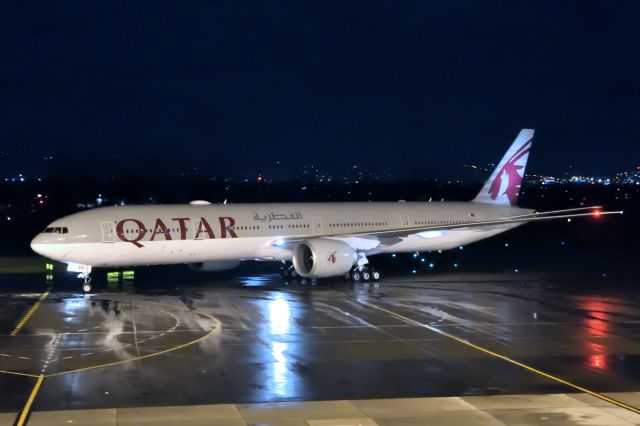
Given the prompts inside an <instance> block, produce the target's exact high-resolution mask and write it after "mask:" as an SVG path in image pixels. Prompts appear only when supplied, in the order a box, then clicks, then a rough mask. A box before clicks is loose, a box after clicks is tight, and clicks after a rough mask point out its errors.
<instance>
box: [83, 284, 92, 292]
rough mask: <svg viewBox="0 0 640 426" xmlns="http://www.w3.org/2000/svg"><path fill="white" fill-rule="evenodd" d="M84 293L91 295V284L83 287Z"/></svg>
mask: <svg viewBox="0 0 640 426" xmlns="http://www.w3.org/2000/svg"><path fill="white" fill-rule="evenodd" d="M82 291H83V292H85V293H89V292H90V291H91V284H89V283H84V284H83V285H82Z"/></svg>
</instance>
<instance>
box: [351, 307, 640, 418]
mask: <svg viewBox="0 0 640 426" xmlns="http://www.w3.org/2000/svg"><path fill="white" fill-rule="evenodd" d="M359 302H360V303H362V304H364V305H366V306H370V307H372V308H374V309H378V310H379V311H382V312H385V313H387V314H389V315H391V316H394V317H396V318H398V319H400V320H402V321H404V322H407V323H409V324H413V325H416V326H418V327H422V328H426V329H427V330H430V331H433V332H434V333H437V334H439V335H441V336H444V337H447V338H449V339H451V340H454V341H456V342H458V343H462V344H463V345H466V346H468V347H470V348H473V349H475V350H478V351H480V352H483V353H485V354H487V355H491V356H493V357H496V358H499V359H501V360H503V361H506V362H508V363H510V364H513V365H516V366H518V367H521V368H524V369H525V370H528V371H531V372H533V373H536V374H538V375H540V376H543V377H546V378H548V379H551V380H554V381H556V382H558V383H562V384H563V385H566V386H569V387H571V388H573V389H576V390H578V391H580V392H584V393H586V394H589V395H591V396H594V397H596V398H599V399H601V400H603V401H606V402H608V403H610V404H613V405H616V406H618V407H620V408H624V409H625V410H629V411H631V412H633V413H636V414H640V409H638V408H636V407H632V406H631V405H627V404H625V403H624V402H620V401H617V400H615V399H613V398H609V397H608V396H605V395H603V394H601V393H598V392H595V391H592V390H589V389H587V388H584V387H582V386H579V385H576V384H574V383H571V382H568V381H566V380H564V379H562V378H560V377H558V376H554V375H553V374H549V373H546V372H544V371H542V370H538V369H537V368H533V367H531V366H528V365H526V364H523V363H521V362H519V361H516V360H514V359H513V358H509V357H508V356H506V355H501V354H499V353H497V352H493V351H492V350H489V349H487V348H483V347H482V346H478V345H476V344H474V343H471V342H469V341H467V340H464V339H461V338H459V337H456V336H454V335H452V334H449V333H447V332H446V331H442V330H440V329H438V328H436V327H433V326H431V325H429V324H423V323H421V322H418V321H415V320H412V319H411V318H407V317H405V316H404V315H400V314H398V313H396V312H393V311H390V310H388V309H385V308H381V307H380V306H377V305H374V304H372V303H369V302H365V301H363V300H360V301H359Z"/></svg>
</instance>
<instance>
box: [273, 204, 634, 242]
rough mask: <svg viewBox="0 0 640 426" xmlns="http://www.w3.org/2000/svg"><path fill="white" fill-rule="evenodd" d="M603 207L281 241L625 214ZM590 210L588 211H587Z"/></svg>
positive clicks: (396, 235)
mask: <svg viewBox="0 0 640 426" xmlns="http://www.w3.org/2000/svg"><path fill="white" fill-rule="evenodd" d="M600 208H601V207H599V206H595V207H578V208H573V209H566V210H551V211H544V212H533V213H530V214H525V215H518V216H509V217H504V218H499V219H492V220H485V221H469V222H465V223H455V224H443V225H428V226H425V225H423V226H414V227H404V228H395V229H385V230H380V231H366V232H364V231H363V232H345V233H340V232H337V233H333V234H328V235H322V236H318V235H308V236H296V237H293V238H284V239H283V241H280V244H279V245H280V246H283V245H284V246H289V245H290V244H292V243H295V242H299V241H304V240H308V239H309V238H349V237H359V238H366V237H376V239H383V238H384V239H388V238H390V239H393V238H400V237H408V236H409V235H414V234H418V233H421V232H429V231H446V230H451V229H474V228H487V227H491V226H499V225H509V224H517V223H527V222H540V221H547V220H557V219H572V218H577V217H588V216H590V217H600V216H605V215H612V214H623V211H622V210H618V211H601V210H600ZM587 210H589V211H588V212H586V211H587Z"/></svg>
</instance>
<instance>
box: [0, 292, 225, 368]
mask: <svg viewBox="0 0 640 426" xmlns="http://www.w3.org/2000/svg"><path fill="white" fill-rule="evenodd" d="M48 293H49V291H47V292H46V293H45V294H43V295H42V296H41V299H40V300H39V301H38V302H37V303H39V302H42V300H44V298H45V297H46V296H47V295H48ZM138 303H140V304H144V305H154V306H159V307H164V308H168V309H173V310H178V311H187V312H189V313H191V314H195V315H198V316H200V317H201V318H205V319H207V320H210V321H211V322H212V325H211V328H210V330H209V331H208V332H206V333H205V334H204V335H202V336H200V337H198V338H196V339H194V340H191V341H188V342H186V343H183V344H180V345H177V346H172V347H169V348H167V349H164V350H161V351H158V352H154V353H150V354H147V355H142V356H136V357H132V358H128V359H123V360H120V361H114V362H107V363H103V364H96V365H90V366H87V367H83V368H77V369H73V370H68V371H60V372H57V373H51V374H45V372H46V369H47V367H48V365H49V363H50V362H53V361H54V360H53V353H54V352H55V349H57V346H58V344H59V342H60V337H62V336H64V335H68V334H79V333H73V332H71V333H69V332H67V333H60V334H57V335H56V339H55V341H54V345H53V350H52V351H49V354H48V355H49V356H50V357H51V358H50V359H49V358H48V359H46V360H45V361H44V365H43V368H42V369H41V374H40V375H37V374H31V373H22V372H18V371H9V370H0V374H9V375H15V376H23V377H33V378H39V377H43V378H47V377H53V376H61V375H63V374H69V373H76V372H79V371H86V370H92V369H96V368H103V367H109V366H114V365H120V364H124V363H127V362H132V361H137V360H142V359H147V358H151V357H154V356H159V355H163V354H166V353H169V352H173V351H177V350H179V349H183V348H186V347H188V346H191V345H194V344H196V343H198V342H200V341H203V340H205V339H207V338H209V337H210V336H212V335H213V334H214V333H216V332H220V330H221V323H220V321H219V320H218V319H216V318H215V317H214V316H212V315H209V314H206V313H204V312H200V311H197V310H194V309H189V308H183V307H181V306H172V305H166V304H161V303H152V302H138ZM34 307H35V305H34ZM32 309H33V307H32ZM34 311H35V310H34ZM163 312H165V313H167V314H169V315H170V316H172V317H173V319H174V321H175V324H174V325H173V326H172V327H171V328H169V329H168V330H164V331H145V332H144V333H158V332H161V333H163V334H164V335H166V334H167V333H169V332H179V331H180V332H189V333H194V332H198V333H201V332H204V331H206V328H205V329H204V330H203V329H200V330H195V329H189V330H176V329H175V328H177V327H178V325H179V324H180V319H179V317H178V316H177V315H174V314H172V313H169V312H167V311H164V310H163ZM32 315H33V314H32ZM104 333H105V332H100V333H97V332H96V333H86V334H104ZM121 334H131V333H127V332H123V333H121ZM33 335H34V336H37V335H40V336H43V335H50V334H44V333H38V334H33ZM155 337H159V336H155ZM147 340H148V339H147ZM131 346H133V345H132V344H125V345H122V347H123V348H124V347H131ZM156 347H157V346H153V347H147V348H148V349H153V348H156ZM165 347H166V346H165ZM83 349H84V350H86V349H89V348H76V349H75V350H83ZM98 349H99V348H96V349H94V350H98ZM108 351H113V349H104V350H102V351H101V352H108ZM92 354H93V353H86V354H82V355H81V356H84V355H92ZM2 356H8V357H10V356H11V355H8V354H2ZM25 358H26V357H25ZM71 358H73V356H67V357H64V358H58V359H65V360H67V359H71ZM58 359H56V360H58Z"/></svg>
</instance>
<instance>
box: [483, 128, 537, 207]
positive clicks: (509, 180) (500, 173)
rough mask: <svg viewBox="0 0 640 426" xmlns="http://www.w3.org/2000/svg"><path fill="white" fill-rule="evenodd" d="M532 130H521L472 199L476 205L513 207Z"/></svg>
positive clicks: (525, 162)
mask: <svg viewBox="0 0 640 426" xmlns="http://www.w3.org/2000/svg"><path fill="white" fill-rule="evenodd" d="M533 132H534V131H533V129H522V130H520V133H519V134H518V137H516V139H515V140H514V141H513V143H512V144H511V147H510V148H509V150H508V151H507V153H506V154H505V155H504V157H502V160H500V163H498V166H497V167H496V169H495V170H494V171H493V173H492V174H491V177H490V178H489V180H487V181H486V182H485V184H484V186H483V187H482V189H481V190H480V192H479V193H478V195H476V198H474V199H473V201H474V202H476V203H486V204H498V205H503V206H509V205H511V206H515V205H516V204H517V203H518V195H520V184H521V183H522V177H523V176H524V170H525V167H526V166H527V159H528V158H529V151H530V150H531V144H532V140H533Z"/></svg>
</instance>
